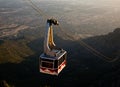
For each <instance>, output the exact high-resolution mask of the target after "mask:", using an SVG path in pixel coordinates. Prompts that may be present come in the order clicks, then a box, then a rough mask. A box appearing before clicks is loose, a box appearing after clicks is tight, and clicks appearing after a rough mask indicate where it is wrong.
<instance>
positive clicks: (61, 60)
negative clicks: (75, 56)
mask: <svg viewBox="0 0 120 87" xmlns="http://www.w3.org/2000/svg"><path fill="white" fill-rule="evenodd" d="M64 60H65V56H63V57H61V58H60V59H59V65H61V64H62V62H63V61H64Z"/></svg>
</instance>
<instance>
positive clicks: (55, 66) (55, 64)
mask: <svg viewBox="0 0 120 87" xmlns="http://www.w3.org/2000/svg"><path fill="white" fill-rule="evenodd" d="M54 68H58V60H55V62H54Z"/></svg>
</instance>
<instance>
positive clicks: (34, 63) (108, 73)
mask: <svg viewBox="0 0 120 87" xmlns="http://www.w3.org/2000/svg"><path fill="white" fill-rule="evenodd" d="M118 37H120V29H119V28H117V29H115V30H114V31H113V32H111V33H109V34H108V35H103V36H96V37H91V38H88V39H85V40H84V41H85V42H86V43H88V44H89V45H91V46H93V47H94V48H95V49H97V50H99V51H101V52H103V53H104V54H105V55H108V56H109V57H114V56H115V57H120V55H119V54H120V53H119V52H120V47H119V44H120V41H119V39H118ZM23 39H24V40H23ZM23 39H17V40H3V41H0V47H1V48H0V51H1V52H0V59H1V61H0V62H1V63H2V64H0V80H1V83H3V82H6V83H5V84H8V85H10V86H15V87H28V86H32V87H34V86H36V87H40V86H43V87H46V86H48V87H66V86H73V87H74V86H77V85H78V86H83V87H98V86H99V87H119V86H120V84H119V83H120V82H119V81H120V78H119V76H120V74H119V73H120V70H119V68H120V67H119V66H120V64H119V61H116V62H113V63H108V62H106V61H104V60H103V59H102V58H98V57H97V56H94V55H93V54H91V53H90V52H89V51H88V50H86V49H85V48H83V47H82V46H80V44H79V40H78V41H70V40H63V39H61V38H59V37H58V36H56V35H55V42H56V44H57V46H59V47H62V48H64V49H65V50H67V52H68V57H67V67H66V68H65V69H64V70H63V71H62V72H61V73H60V74H59V76H50V75H46V74H42V73H40V72H39V66H38V65H39V64H38V63H39V55H40V54H41V53H42V52H43V38H38V39H35V40H32V41H28V42H27V40H26V39H25V38H23ZM13 44H14V45H13ZM102 48H104V49H102ZM113 50H115V51H113ZM9 51H10V52H11V53H9ZM4 55H5V56H4ZM3 57H5V58H3ZM19 61H20V62H19Z"/></svg>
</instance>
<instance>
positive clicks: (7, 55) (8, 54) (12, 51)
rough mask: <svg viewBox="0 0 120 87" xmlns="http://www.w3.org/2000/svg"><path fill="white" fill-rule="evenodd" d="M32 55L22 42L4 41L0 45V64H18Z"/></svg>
mask: <svg viewBox="0 0 120 87" xmlns="http://www.w3.org/2000/svg"><path fill="white" fill-rule="evenodd" d="M1 42H2V41H1ZM32 54H33V51H32V50H31V49H30V48H29V47H28V46H27V45H26V43H25V41H24V40H21V41H13V40H5V41H3V42H2V43H1V44H0V63H7V62H11V63H19V62H21V61H23V60H24V58H25V57H28V56H30V55H32Z"/></svg>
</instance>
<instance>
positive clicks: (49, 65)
mask: <svg viewBox="0 0 120 87" xmlns="http://www.w3.org/2000/svg"><path fill="white" fill-rule="evenodd" d="M42 67H46V68H53V63H50V62H42Z"/></svg>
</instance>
